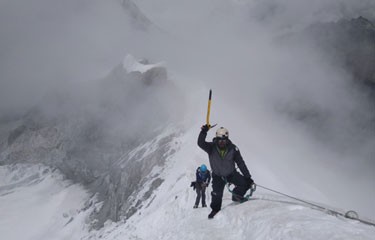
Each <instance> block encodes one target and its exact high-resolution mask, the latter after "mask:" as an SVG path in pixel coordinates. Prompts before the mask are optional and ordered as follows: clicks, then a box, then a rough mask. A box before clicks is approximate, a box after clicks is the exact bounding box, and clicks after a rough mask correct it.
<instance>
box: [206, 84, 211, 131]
mask: <svg viewBox="0 0 375 240" xmlns="http://www.w3.org/2000/svg"><path fill="white" fill-rule="evenodd" d="M211 97H212V90H211V89H210V94H209V95H208V106H207V117H206V124H207V126H208V127H209V128H211V125H210V112H211Z"/></svg>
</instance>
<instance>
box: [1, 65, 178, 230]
mask: <svg viewBox="0 0 375 240" xmlns="http://www.w3.org/2000/svg"><path fill="white" fill-rule="evenodd" d="M134 64H135V65H136V66H137V67H140V68H141V69H145V71H133V70H134V69H133V70H130V69H125V68H124V66H123V65H119V66H118V67H116V68H115V69H114V70H113V71H112V72H111V73H110V74H109V75H108V76H107V77H106V78H104V79H101V80H100V81H98V82H95V83H89V84H84V85H82V86H80V87H79V89H78V90H77V91H76V92H75V93H71V92H70V93H67V92H64V91H63V92H59V93H58V94H50V96H48V97H46V98H45V99H44V102H43V103H42V104H41V105H39V106H37V107H35V108H34V109H32V110H30V111H29V112H28V113H27V114H26V115H25V116H23V117H21V118H19V119H18V120H17V121H14V119H13V120H12V121H11V122H12V124H6V123H5V122H2V124H1V125H0V165H5V164H14V163H38V164H39V163H42V164H45V165H48V166H51V167H53V168H57V169H59V170H60V171H61V172H62V173H63V174H64V175H65V176H66V177H67V178H69V179H71V180H73V181H75V182H79V183H83V184H84V185H85V186H86V187H87V188H88V189H89V190H90V191H91V193H92V194H93V195H95V199H96V200H97V201H98V202H100V203H101V208H100V210H98V211H96V212H94V213H93V215H92V217H93V219H94V221H93V223H94V224H93V226H94V227H96V228H99V227H101V226H103V224H104V222H105V221H107V220H113V221H118V220H120V219H124V218H125V219H126V218H127V217H130V216H131V215H132V214H134V213H136V212H137V209H138V208H139V207H141V206H142V205H144V204H147V202H149V201H152V196H153V192H154V190H155V189H156V188H157V187H158V186H159V185H160V184H161V183H162V182H163V179H162V177H161V176H159V174H160V172H161V171H155V169H159V170H160V169H162V168H163V167H164V165H165V162H166V161H167V160H168V158H169V157H171V156H172V155H173V153H174V151H175V149H176V147H178V144H177V145H176V143H175V142H174V140H173V139H174V138H175V137H176V136H178V135H179V134H180V130H178V129H177V128H174V127H173V126H175V124H174V123H175V122H177V120H176V119H173V117H176V116H178V117H181V115H179V114H180V113H179V109H180V108H181V109H183V107H181V106H180V105H179V104H180V103H181V101H180V100H181V96H182V95H181V94H179V95H178V90H177V88H176V87H175V86H174V84H173V83H172V82H171V81H169V80H168V75H167V70H166V68H165V67H163V66H161V65H158V64H156V65H153V64H147V62H145V61H137V62H134ZM77 87H78V86H75V88H77ZM171 113H175V114H171ZM4 121H5V120H4ZM91 204H94V202H91Z"/></svg>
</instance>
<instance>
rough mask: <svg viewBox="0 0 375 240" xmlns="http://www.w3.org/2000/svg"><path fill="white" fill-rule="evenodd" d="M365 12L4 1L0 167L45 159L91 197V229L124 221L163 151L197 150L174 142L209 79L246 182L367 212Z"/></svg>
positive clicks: (149, 194)
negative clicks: (247, 173) (94, 206)
mask: <svg viewBox="0 0 375 240" xmlns="http://www.w3.org/2000/svg"><path fill="white" fill-rule="evenodd" d="M374 20H375V3H374V2H373V1H371V0H361V1H356V2H352V1H345V0H335V1H330V2H326V1H323V0H320V1H314V2H310V1H297V0H283V1H276V0H266V1H257V0H236V1H235V0H233V1H227V0H218V1H215V2H212V1H209V0H200V1H198V0H192V1H188V2H185V1H172V0H161V1H151V0H133V1H132V0H112V1H100V0H94V1H86V0H79V1H76V0H75V1H73V0H68V1H59V0H52V1H51V0H49V1H47V0H31V1H24V0H13V1H9V0H3V1H1V2H0V34H1V36H2V37H1V38H0V165H12V164H19V163H28V164H29V163H32V164H44V165H47V166H50V167H52V168H56V169H58V170H59V171H61V173H62V174H64V176H65V177H66V178H67V179H70V180H73V182H75V183H82V184H83V185H84V186H85V187H86V188H87V189H88V190H89V193H90V194H91V198H90V199H91V204H94V203H101V204H102V205H101V208H99V209H98V210H96V211H95V212H93V213H92V215H91V218H90V222H91V224H92V226H94V227H95V228H101V227H103V226H105V223H106V221H107V220H112V221H115V222H117V221H120V222H121V221H122V220H124V221H127V220H128V219H131V217H132V216H136V215H137V214H140V213H139V212H138V211H140V209H143V210H144V208H145V206H146V205H147V206H151V205H152V204H153V200H154V199H157V197H156V196H155V192H156V191H157V190H158V189H160V188H161V187H163V186H164V185H163V183H164V181H165V179H166V178H167V177H170V178H171V176H170V175H168V176H167V174H170V172H168V171H166V169H168V168H169V165H168V164H166V163H167V162H169V161H172V160H173V161H175V159H176V156H180V160H179V161H190V160H191V161H192V162H193V163H194V164H195V163H200V162H202V161H206V159H205V155H201V153H200V152H199V150H197V152H195V151H193V150H192V149H193V148H192V147H191V146H192V145H189V144H190V143H185V145H183V144H181V142H182V141H183V140H184V139H186V138H187V139H194V138H193V137H191V136H190V135H192V134H195V133H196V134H198V131H199V127H200V125H202V124H204V122H205V114H206V113H205V111H206V107H207V106H206V104H207V103H206V99H207V96H206V95H207V92H208V89H210V88H212V89H213V91H214V98H213V104H212V111H211V121H212V122H213V123H218V124H219V125H220V126H225V127H227V128H228V129H229V130H230V133H231V139H233V141H235V142H236V144H238V146H239V147H240V148H241V152H242V154H243V156H244V158H245V161H246V162H247V164H248V166H249V168H250V171H251V173H252V175H253V177H254V179H255V181H256V182H258V183H261V184H266V185H268V186H273V187H275V188H277V189H279V190H281V191H285V192H288V193H290V194H294V195H298V196H300V197H303V198H305V199H309V200H311V201H315V202H323V203H325V204H328V205H331V206H335V207H337V208H341V209H344V208H346V209H355V210H358V211H359V213H360V215H365V216H366V217H367V218H370V219H374V216H375V212H374V208H373V207H372V206H373V199H374V198H375V190H374V189H375V186H374V183H375V175H374V171H375V161H374V157H373V156H374V154H375V152H374V151H375V150H374V149H375V137H374V136H375V135H374V131H375V127H374V121H375V113H374V111H373V102H374V95H375V94H374V91H375V89H374V82H375V72H374V69H375V68H374V67H373V62H374V60H375V29H374ZM210 134H211V132H210ZM210 137H212V136H210ZM181 139H182V140H181ZM191 144H195V142H193V143H191ZM193 163H192V164H191V166H190V165H187V167H190V168H191V169H190V168H189V169H179V170H178V171H177V170H176V171H175V172H173V173H172V174H176V176H174V175H173V177H175V178H176V179H179V180H181V179H185V178H187V176H189V174H188V172H189V171H194V169H195V167H196V166H193ZM184 166H185V165H184ZM184 177H185V178H184ZM168 184H169V183H168ZM164 187H165V188H167V187H166V186H164ZM186 187H188V186H186ZM171 188H172V187H171ZM93 199H95V200H93Z"/></svg>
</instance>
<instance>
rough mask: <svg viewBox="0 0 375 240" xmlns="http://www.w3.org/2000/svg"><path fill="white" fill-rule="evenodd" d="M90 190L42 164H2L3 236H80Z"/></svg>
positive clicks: (14, 239)
mask: <svg viewBox="0 0 375 240" xmlns="http://www.w3.org/2000/svg"><path fill="white" fill-rule="evenodd" d="M87 200H88V193H87V192H86V191H85V190H84V188H83V187H82V186H80V185H78V184H72V183H71V182H70V181H67V180H64V179H63V176H62V175H61V174H60V173H58V171H52V169H50V168H48V167H45V166H42V165H29V164H27V165H13V166H1V167H0V236H1V239H4V240H44V239H45V240H47V239H48V240H51V239H80V238H82V237H83V236H84V235H87V228H86V225H85V222H86V220H87V219H88V214H89V213H90V211H91V209H90V208H88V209H87V210H83V209H84V203H85V202H86V201H87ZM89 209H90V210H89Z"/></svg>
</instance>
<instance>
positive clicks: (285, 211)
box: [84, 131, 375, 240]
mask: <svg viewBox="0 0 375 240" xmlns="http://www.w3.org/2000/svg"><path fill="white" fill-rule="evenodd" d="M197 132H198V131H190V132H189V133H188V134H186V135H185V136H184V137H183V138H182V139H181V145H182V146H183V147H182V149H181V151H179V152H178V153H176V155H175V156H174V158H173V159H172V160H170V161H169V162H168V167H167V169H166V171H165V172H164V174H163V176H164V177H165V181H164V183H163V184H162V185H161V186H160V188H159V189H158V190H157V191H156V195H153V196H152V197H151V198H150V199H149V200H148V201H149V203H148V204H144V207H143V208H142V209H141V210H140V211H139V212H138V214H135V215H134V216H132V217H131V218H130V219H128V220H127V221H126V222H125V223H123V222H120V223H108V224H107V225H106V226H105V227H104V228H103V229H101V230H99V231H98V232H92V233H91V234H90V236H89V237H87V238H84V239H98V238H100V239H108V240H109V239H111V240H116V239H314V240H321V239H374V236H375V227H372V226H368V225H365V224H362V223H360V222H358V221H353V220H350V219H346V218H343V217H336V216H332V215H328V214H327V213H324V212H321V211H318V210H314V209H311V208H309V207H307V206H303V205H301V204H299V203H296V202H295V201H291V200H290V199H285V198H283V197H278V196H275V195H269V193H266V192H263V191H261V190H258V191H257V192H256V193H255V194H254V196H253V197H254V198H253V200H252V201H249V202H247V203H244V204H240V205H238V204H234V203H232V202H231V200H230V199H231V196H230V194H229V192H228V191H227V190H225V192H224V200H223V208H222V211H221V212H219V213H218V215H216V217H215V218H214V219H213V220H208V219H207V215H208V214H209V212H210V208H198V209H193V208H192V207H193V204H194V200H195V197H196V194H195V191H193V190H192V188H190V187H189V185H190V182H191V181H193V180H194V173H195V169H196V167H197V166H198V165H199V164H201V163H206V164H207V160H206V156H205V154H204V153H203V152H202V151H201V150H200V149H198V147H196V145H195V143H196V134H197ZM249 168H250V169H251V166H249ZM210 189H211V188H208V192H209V191H210ZM208 195H209V194H208ZM208 202H210V197H209V196H208Z"/></svg>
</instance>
